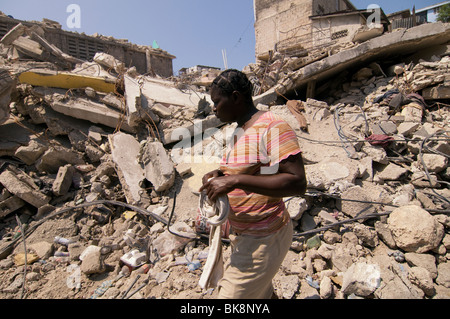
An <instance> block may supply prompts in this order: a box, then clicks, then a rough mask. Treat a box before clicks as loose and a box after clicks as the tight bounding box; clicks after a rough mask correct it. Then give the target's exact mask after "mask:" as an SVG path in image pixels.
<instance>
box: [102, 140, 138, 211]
mask: <svg viewBox="0 0 450 319" xmlns="http://www.w3.org/2000/svg"><path fill="white" fill-rule="evenodd" d="M108 139H109V144H110V147H111V154H112V159H113V161H114V163H115V165H116V172H117V175H118V176H119V180H120V183H121V185H122V189H123V190H124V193H125V197H126V199H127V201H128V203H130V204H132V203H137V202H139V201H140V200H141V192H143V191H144V189H143V188H142V187H141V182H142V181H143V180H144V179H145V176H144V170H143V169H142V167H141V165H140V164H139V162H138V158H139V151H140V148H141V145H140V144H139V142H138V141H137V140H136V139H135V138H134V137H133V136H131V135H129V134H126V133H121V132H119V133H116V134H114V135H109V136H108Z"/></svg>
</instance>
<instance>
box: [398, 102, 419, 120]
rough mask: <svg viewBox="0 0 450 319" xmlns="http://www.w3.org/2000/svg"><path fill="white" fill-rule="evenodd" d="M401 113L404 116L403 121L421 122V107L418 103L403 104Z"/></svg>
mask: <svg viewBox="0 0 450 319" xmlns="http://www.w3.org/2000/svg"><path fill="white" fill-rule="evenodd" d="M401 114H402V116H404V117H405V122H415V123H421V122H422V117H423V109H422V106H421V105H420V104H418V103H415V102H412V103H410V104H407V105H405V106H403V110H402V113H401Z"/></svg>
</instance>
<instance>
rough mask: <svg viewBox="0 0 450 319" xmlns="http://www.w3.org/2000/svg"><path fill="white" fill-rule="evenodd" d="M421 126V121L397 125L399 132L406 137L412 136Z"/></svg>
mask: <svg viewBox="0 0 450 319" xmlns="http://www.w3.org/2000/svg"><path fill="white" fill-rule="evenodd" d="M419 126H420V123H413V122H403V123H400V125H399V126H398V127H397V131H398V134H401V135H403V136H405V137H409V136H411V135H412V134H413V133H414V132H415V131H416V130H417V129H418V128H419Z"/></svg>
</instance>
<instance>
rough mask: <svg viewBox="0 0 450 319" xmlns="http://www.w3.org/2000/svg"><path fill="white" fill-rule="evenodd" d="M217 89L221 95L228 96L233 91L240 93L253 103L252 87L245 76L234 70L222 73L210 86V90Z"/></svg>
mask: <svg viewBox="0 0 450 319" xmlns="http://www.w3.org/2000/svg"><path fill="white" fill-rule="evenodd" d="M213 87H215V88H217V89H219V90H220V91H221V92H222V93H223V94H225V95H227V96H229V95H231V94H232V93H233V92H234V91H238V92H240V93H241V94H242V95H243V96H244V97H245V98H246V99H247V100H248V101H249V102H251V103H253V99H252V96H253V94H252V93H253V85H252V83H251V82H250V81H249V80H248V78H247V76H246V75H245V74H244V73H243V72H241V71H239V70H235V69H229V70H225V71H223V72H222V73H221V74H220V75H219V76H218V77H217V78H216V79H215V80H214V81H213V82H212V84H211V88H213Z"/></svg>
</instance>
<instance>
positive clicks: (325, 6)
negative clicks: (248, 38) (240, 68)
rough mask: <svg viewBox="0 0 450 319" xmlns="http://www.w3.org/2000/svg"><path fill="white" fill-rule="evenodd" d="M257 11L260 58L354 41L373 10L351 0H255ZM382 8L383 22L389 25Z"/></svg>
mask: <svg viewBox="0 0 450 319" xmlns="http://www.w3.org/2000/svg"><path fill="white" fill-rule="evenodd" d="M254 11H255V38H256V48H255V55H256V58H257V59H259V60H268V59H269V56H270V52H273V51H278V52H281V53H285V54H287V55H291V56H294V55H299V56H300V55H307V54H308V52H309V51H310V50H314V49H318V48H321V47H322V48H323V47H326V46H331V45H333V44H336V43H345V42H349V41H352V40H353V37H354V36H355V34H356V33H357V32H358V30H359V29H360V28H361V27H363V26H365V25H366V24H367V22H368V18H369V17H370V15H371V13H372V12H371V11H368V10H357V9H356V7H355V6H354V5H353V4H352V3H351V2H350V1H348V0H333V1H331V0H276V1H273V0H254ZM380 11H381V20H382V21H381V24H386V25H388V24H389V21H388V19H387V17H386V16H385V14H384V13H383V11H382V10H380ZM386 30H387V28H386Z"/></svg>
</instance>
